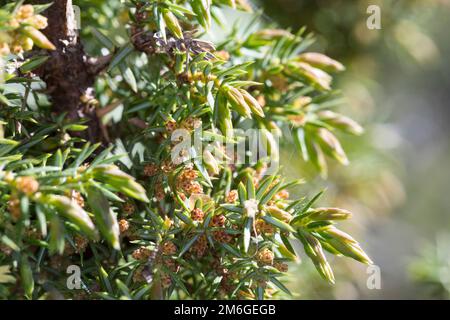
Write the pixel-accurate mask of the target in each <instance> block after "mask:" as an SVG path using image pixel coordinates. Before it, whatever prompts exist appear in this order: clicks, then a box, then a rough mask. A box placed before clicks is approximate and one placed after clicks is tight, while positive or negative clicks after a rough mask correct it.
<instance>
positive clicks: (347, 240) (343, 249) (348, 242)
mask: <svg viewBox="0 0 450 320" xmlns="http://www.w3.org/2000/svg"><path fill="white" fill-rule="evenodd" d="M321 234H323V236H324V237H325V238H326V239H327V242H328V243H329V244H330V245H331V246H332V247H333V248H334V249H336V250H337V251H339V252H340V253H342V254H343V255H344V256H347V257H350V258H353V259H355V260H357V261H359V262H362V263H365V264H372V263H373V262H372V260H371V259H370V258H369V256H368V255H367V254H366V253H365V252H364V251H363V250H362V248H361V247H360V245H359V243H358V242H357V241H356V240H355V239H353V238H352V237H351V236H350V235H349V234H347V233H345V232H343V231H341V230H339V229H337V228H336V227H334V226H330V227H328V228H327V229H325V230H324V231H323V232H321Z"/></svg>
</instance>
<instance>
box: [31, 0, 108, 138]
mask: <svg viewBox="0 0 450 320" xmlns="http://www.w3.org/2000/svg"><path fill="white" fill-rule="evenodd" d="M49 2H52V1H49V0H35V1H34V3H40V4H42V3H49ZM43 14H44V15H45V16H46V17H47V18H48V27H47V28H46V29H45V30H44V33H45V35H46V36H47V38H48V39H49V40H50V41H51V42H52V43H53V44H54V45H55V46H56V48H57V49H56V50H55V51H51V52H49V55H50V59H49V60H47V62H46V63H45V65H44V66H43V67H42V68H41V70H40V71H39V75H40V76H41V77H42V79H43V80H44V81H45V82H46V84H47V90H48V94H49V95H50V97H51V99H52V104H53V110H54V111H55V112H57V113H62V112H66V113H67V118H68V119H70V120H77V119H81V118H86V119H88V120H89V122H88V125H89V130H88V136H87V137H85V138H88V139H89V140H91V141H101V140H103V134H102V130H101V124H100V121H99V119H98V117H97V115H96V110H95V106H93V105H92V103H90V101H92V100H93V99H94V90H93V87H92V86H93V84H94V81H95V77H96V75H97V72H98V70H95V68H94V67H93V65H92V61H93V59H90V58H89V57H88V56H87V55H86V53H85V52H84V49H83V46H82V44H81V42H80V41H79V38H78V31H77V30H76V21H75V17H74V12H73V7H72V0H53V5H52V6H50V8H49V9H47V10H46V11H45V12H44V13H43Z"/></svg>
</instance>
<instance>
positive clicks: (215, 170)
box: [203, 150, 220, 176]
mask: <svg viewBox="0 0 450 320" xmlns="http://www.w3.org/2000/svg"><path fill="white" fill-rule="evenodd" d="M203 162H204V163H205V166H206V168H207V169H208V172H209V173H210V174H211V175H213V176H215V175H218V174H219V173H220V168H219V164H218V163H217V160H216V158H214V156H213V155H212V153H211V152H210V151H209V150H205V151H203Z"/></svg>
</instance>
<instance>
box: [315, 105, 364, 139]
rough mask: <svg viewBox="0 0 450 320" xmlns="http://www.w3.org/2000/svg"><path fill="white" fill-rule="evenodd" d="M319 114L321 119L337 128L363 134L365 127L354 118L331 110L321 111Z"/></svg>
mask: <svg viewBox="0 0 450 320" xmlns="http://www.w3.org/2000/svg"><path fill="white" fill-rule="evenodd" d="M317 116H318V117H319V119H320V120H321V121H323V122H325V123H327V124H329V125H331V126H333V127H334V128H336V129H339V130H342V131H344V132H347V133H351V134H354V135H357V136H359V135H361V134H362V133H363V132H364V129H363V128H362V127H361V126H360V125H359V124H358V123H357V122H356V121H354V120H352V119H350V118H348V117H345V116H343V115H341V114H338V113H335V112H333V111H330V110H325V111H320V112H319V113H318V114H317Z"/></svg>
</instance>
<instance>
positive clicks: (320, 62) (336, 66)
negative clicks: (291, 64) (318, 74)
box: [297, 52, 345, 72]
mask: <svg viewBox="0 0 450 320" xmlns="http://www.w3.org/2000/svg"><path fill="white" fill-rule="evenodd" d="M297 59H298V61H302V62H306V63H308V64H309V65H311V66H313V67H316V68H320V69H323V70H325V71H329V72H339V71H344V70H345V67H344V66H343V65H342V63H340V62H338V61H336V60H333V59H331V58H330V57H328V56H326V55H324V54H322V53H317V52H307V53H303V54H301V55H299V56H298V58H297Z"/></svg>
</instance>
